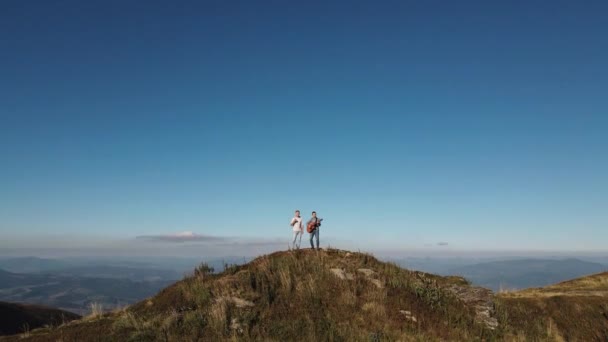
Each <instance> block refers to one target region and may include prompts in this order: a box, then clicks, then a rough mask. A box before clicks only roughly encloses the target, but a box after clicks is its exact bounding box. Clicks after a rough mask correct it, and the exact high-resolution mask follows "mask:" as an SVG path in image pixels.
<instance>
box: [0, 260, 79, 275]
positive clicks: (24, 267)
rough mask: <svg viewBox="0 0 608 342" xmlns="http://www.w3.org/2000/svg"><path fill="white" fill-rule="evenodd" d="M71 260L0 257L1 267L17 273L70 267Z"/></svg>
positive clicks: (50, 270) (49, 270)
mask: <svg viewBox="0 0 608 342" xmlns="http://www.w3.org/2000/svg"><path fill="white" fill-rule="evenodd" d="M71 265H72V263H71V262H69V261H67V260H61V259H46V258H37V257H19V258H0V269H3V270H6V271H10V272H16V273H38V272H52V271H56V270H60V269H64V268H67V267H70V266H71Z"/></svg>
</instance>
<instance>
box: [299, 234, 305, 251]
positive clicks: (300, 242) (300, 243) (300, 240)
mask: <svg viewBox="0 0 608 342" xmlns="http://www.w3.org/2000/svg"><path fill="white" fill-rule="evenodd" d="M298 234H300V239H299V240H298V249H300V246H301V245H302V235H304V232H298Z"/></svg>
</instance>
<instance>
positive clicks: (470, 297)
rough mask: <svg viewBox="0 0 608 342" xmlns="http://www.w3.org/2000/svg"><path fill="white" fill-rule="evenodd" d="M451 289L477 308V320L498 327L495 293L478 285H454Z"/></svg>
mask: <svg viewBox="0 0 608 342" xmlns="http://www.w3.org/2000/svg"><path fill="white" fill-rule="evenodd" d="M449 290H450V291H451V292H452V293H454V294H455V295H456V297H458V298H459V299H460V300H461V301H463V302H464V303H465V304H467V305H469V306H473V307H474V308H475V320H476V321H477V322H479V323H483V324H485V325H486V326H487V327H488V328H490V329H496V328H497V327H498V320H497V319H496V317H493V315H494V293H493V292H492V291H491V290H488V289H486V288H483V287H478V286H459V285H452V286H451V287H450V288H449Z"/></svg>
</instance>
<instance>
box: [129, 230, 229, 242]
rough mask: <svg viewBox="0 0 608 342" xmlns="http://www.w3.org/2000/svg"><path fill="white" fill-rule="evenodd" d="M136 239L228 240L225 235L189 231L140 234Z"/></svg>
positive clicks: (167, 240) (163, 240) (168, 240)
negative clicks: (166, 233) (165, 233)
mask: <svg viewBox="0 0 608 342" xmlns="http://www.w3.org/2000/svg"><path fill="white" fill-rule="evenodd" d="M136 239H138V240H146V241H160V242H225V241H227V240H228V238H225V237H220V236H211V235H201V234H195V233H193V232H190V231H188V232H181V233H176V234H168V235H141V236H138V237H136Z"/></svg>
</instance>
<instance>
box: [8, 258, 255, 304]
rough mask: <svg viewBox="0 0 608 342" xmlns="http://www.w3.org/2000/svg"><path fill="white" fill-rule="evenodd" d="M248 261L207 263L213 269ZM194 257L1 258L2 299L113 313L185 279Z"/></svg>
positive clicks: (231, 259) (232, 260) (198, 262)
mask: <svg viewBox="0 0 608 342" xmlns="http://www.w3.org/2000/svg"><path fill="white" fill-rule="evenodd" d="M246 261H247V258H243V257H232V258H218V259H212V260H209V261H208V262H207V263H208V264H209V265H210V266H211V267H213V268H214V269H215V270H216V271H218V272H219V271H222V270H223V269H224V267H225V265H227V264H237V263H244V262H246ZM200 263H201V260H200V259H195V258H171V257H167V258H162V257H157V258H147V259H142V258H133V259H120V258H81V259H76V258H65V259H46V258H37V257H18V258H0V300H4V301H8V302H22V303H31V304H41V305H48V306H52V307H56V308H61V309H64V310H68V311H71V312H75V313H78V314H80V315H86V314H88V313H89V311H90V305H91V304H92V303H98V304H101V306H102V309H103V310H105V311H107V310H112V309H114V308H117V307H122V306H125V305H129V304H132V303H134V302H137V301H139V300H142V299H143V298H146V297H149V296H151V295H153V294H155V293H156V292H158V291H159V290H160V289H162V288H163V287H165V286H167V285H169V284H171V283H174V282H176V281H178V280H181V279H183V278H184V276H186V275H188V274H190V273H192V270H193V269H194V268H195V267H196V266H197V265H199V264H200Z"/></svg>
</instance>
